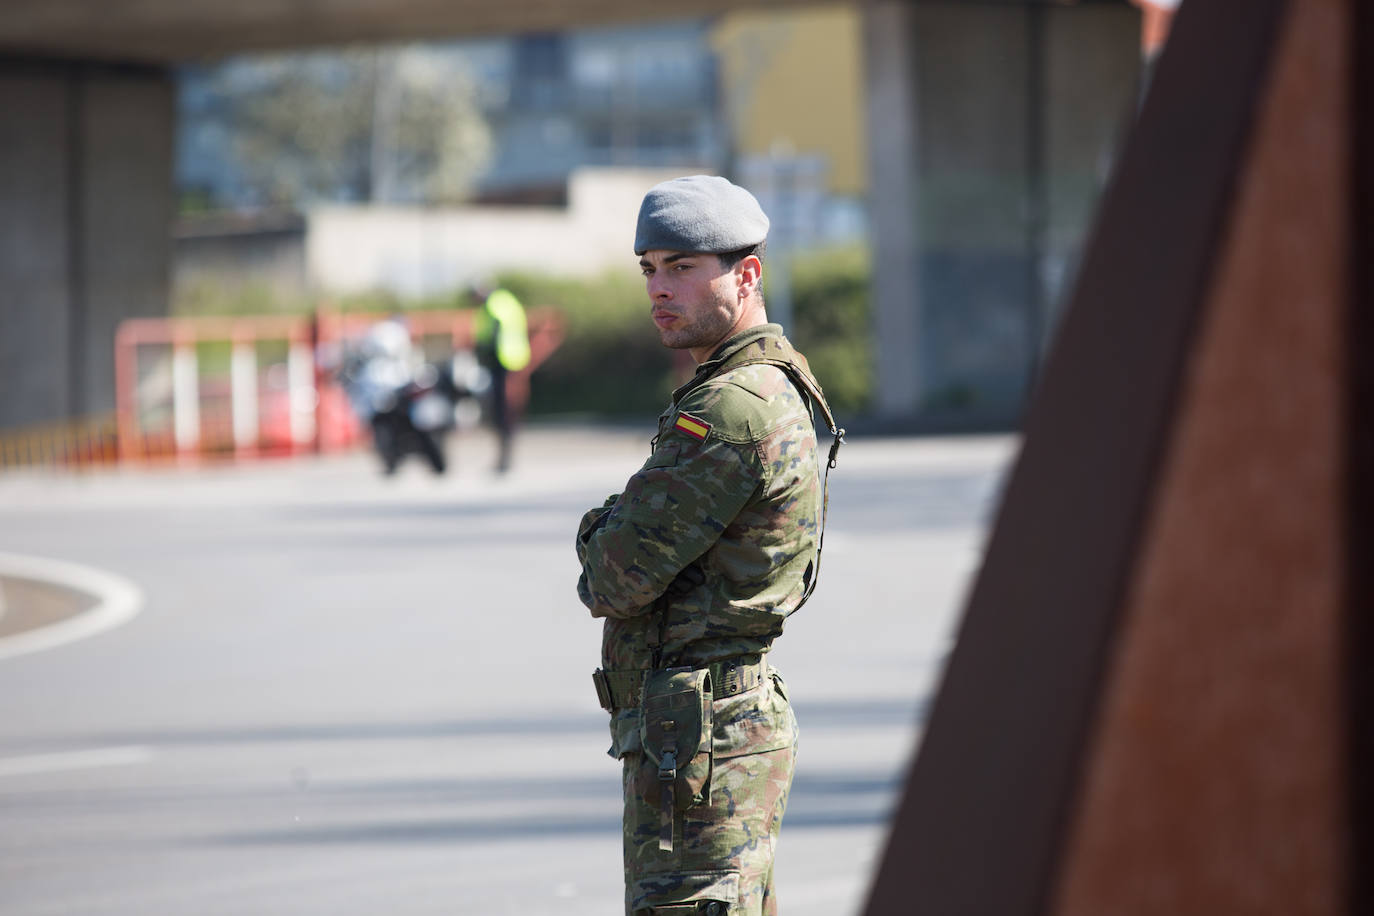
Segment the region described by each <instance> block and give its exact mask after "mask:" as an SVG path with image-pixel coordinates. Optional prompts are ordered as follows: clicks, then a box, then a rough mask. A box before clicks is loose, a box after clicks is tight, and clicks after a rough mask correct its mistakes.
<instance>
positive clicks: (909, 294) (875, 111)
mask: <svg viewBox="0 0 1374 916" xmlns="http://www.w3.org/2000/svg"><path fill="white" fill-rule="evenodd" d="M913 14H914V9H913V7H912V5H910V4H907V3H894V2H883V3H874V4H871V5H868V6H865V7H864V8H863V16H864V23H863V42H864V63H865V67H866V73H865V78H866V80H867V83H868V125H869V126H868V131H869V140H868V150H869V153H868V155H869V175H870V176H871V177H870V191H869V194H870V200H869V225H870V227H871V234H872V239H873V285H872V295H873V313H872V321H873V332H874V337H873V353H874V360H875V367H874V368H875V372H874V375H875V377H876V378H877V381H878V384H877V387H876V390H875V392H874V394H875V400H874V404H873V408H874V412H875V413H876V414H877V415H878V416H879V417H880V418H882V419H884V420H891V419H901V418H907V417H911V416H913V415H914V414H915V413H916V412H917V409H918V408H919V406H920V402H921V396H922V385H921V378H920V374H919V368H920V363H919V360H918V359H917V357H916V351H917V349H918V347H919V345H920V340H921V322H920V309H919V301H918V298H917V282H918V279H919V278H918V274H917V269H916V252H917V238H916V176H917V162H916V124H917V118H916V78H915V66H914V62H913V60H912V57H913V54H914V46H915V36H914V34H913V30H912V18H913Z"/></svg>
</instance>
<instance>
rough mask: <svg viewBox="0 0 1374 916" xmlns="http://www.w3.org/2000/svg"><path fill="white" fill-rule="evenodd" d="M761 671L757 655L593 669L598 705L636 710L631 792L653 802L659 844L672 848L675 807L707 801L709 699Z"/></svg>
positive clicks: (743, 686) (748, 684)
mask: <svg viewBox="0 0 1374 916" xmlns="http://www.w3.org/2000/svg"><path fill="white" fill-rule="evenodd" d="M767 676H768V662H767V661H766V660H765V656H764V655H763V654H758V655H742V656H737V657H735V658H726V659H721V660H720V661H714V662H711V663H710V664H707V665H703V666H701V667H699V668H693V667H690V666H688V667H680V668H661V669H645V670H639V671H635V670H631V671H603V670H601V669H599V668H598V669H597V670H596V671H595V672H593V674H592V680H593V681H595V682H596V695H597V699H599V700H600V701H601V706H602V708H603V709H606V710H608V711H610V712H615V711H616V710H618V709H635V708H637V709H638V710H639V740H640V747H641V749H642V751H643V756H642V758H641V759H640V765H639V768H638V770H637V771H636V772H635V774H634V777H633V781H634V791H635V792H636V793H637V794H638V795H639V796H640V797H641V798H643V799H644V800H645V801H646V802H647V803H649V804H650V805H654V806H656V807H658V808H659V811H660V822H659V823H660V826H659V834H658V848H659V849H660V850H661V851H663V852H672V851H673V832H674V825H675V823H676V821H677V818H676V817H675V815H676V813H678V812H682V811H686V810H687V809H688V808H691V807H693V806H694V805H709V804H710V803H711V775H712V773H713V771H714V769H715V761H714V754H713V753H712V741H713V729H712V721H711V719H712V708H711V701H712V700H718V699H721V698H722V697H731V696H735V695H736V694H740V693H743V692H744V691H746V690H749V689H751V688H753V687H757V686H758V685H759V684H761V683H762V682H763V679H764V678H765V677H767Z"/></svg>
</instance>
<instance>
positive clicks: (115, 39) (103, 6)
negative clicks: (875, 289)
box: [0, 0, 796, 63]
mask: <svg viewBox="0 0 1374 916" xmlns="http://www.w3.org/2000/svg"><path fill="white" fill-rule="evenodd" d="M787 5H792V6H795V5H796V3H795V2H792V3H788V2H786V0H678V2H675V3H673V4H672V5H671V6H670V7H666V8H665V7H661V6H654V5H650V4H645V3H638V2H630V0H521V2H517V3H492V2H490V0H242V2H227V3H226V2H224V0H9V2H7V3H6V4H5V13H4V16H0V53H5V52H9V53H16V52H18V53H27V54H41V55H49V56H62V57H76V58H81V59H87V60H119V61H142V62H147V63H170V62H177V61H186V60H194V59H197V58H206V57H216V56H223V55H227V54H237V53H243V52H245V51H253V50H268V49H273V48H301V47H312V46H313V47H319V46H326V45H338V44H348V43H352V42H392V41H429V40H434V39H441V38H457V37H472V36H477V35H493V34H506V33H512V32H535V31H549V30H558V29H570V28H575V27H585V26H587V25H596V24H611V23H617V22H632V21H645V20H653V19H658V20H662V19H665V18H673V19H689V18H696V17H701V16H709V15H713V14H716V13H724V12H727V11H730V10H738V9H747V8H768V7H783V6H787Z"/></svg>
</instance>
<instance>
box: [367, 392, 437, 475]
mask: <svg viewBox="0 0 1374 916" xmlns="http://www.w3.org/2000/svg"><path fill="white" fill-rule="evenodd" d="M454 403H455V399H454V398H453V397H452V396H451V394H450V392H449V391H447V390H445V389H444V387H443V386H440V385H439V373H438V372H437V371H436V370H435V367H433V366H430V365H426V366H424V367H422V368H421V370H420V371H419V372H418V373H416V377H415V378H414V379H413V380H411V381H409V382H406V383H405V384H403V385H401V386H400V387H398V388H395V389H393V390H392V391H390V392H386V393H382V395H381V397H379V398H377V399H375V400H374V401H373V411H372V417H371V423H372V443H373V446H374V447H375V448H376V449H377V454H378V456H379V457H380V458H381V459H382V470H383V471H384V472H385V473H387V474H388V475H390V474H394V473H396V469H397V467H399V466H400V464H401V461H402V460H403V459H404V458H405V457H406V456H407V455H410V454H417V455H421V456H423V457H424V459H425V460H426V461H427V462H429V466H430V469H431V470H432V471H434V473H435V474H442V473H444V471H445V470H447V468H448V462H447V460H446V459H445V456H444V437H445V435H446V434H447V433H448V432H449V430H451V429H452V428H453V426H454V416H453V407H454Z"/></svg>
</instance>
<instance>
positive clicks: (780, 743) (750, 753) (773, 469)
mask: <svg viewBox="0 0 1374 916" xmlns="http://www.w3.org/2000/svg"><path fill="white" fill-rule="evenodd" d="M751 360H771V362H750V361H751ZM778 362H783V363H790V364H791V365H793V366H795V367H797V369H799V370H800V372H801V373H804V377H805V380H806V381H808V382H810V383H811V385H810V386H808V387H811V388H812V397H813V398H814V399H815V400H817V401H819V405H823V404H824V399H823V396H821V395H820V393H819V387H818V386H815V385H814V380H813V379H811V377H810V373H809V370H808V369H807V368H806V362H805V360H804V359H803V358H802V357H801V356H800V355H799V354H796V353H795V351H793V350H792V349H791V346H790V345H789V344H788V343H787V342H786V340H785V338H783V337H782V329H781V328H780V327H778V326H777V325H761V326H758V327H755V328H751V329H749V330H746V331H744V332H742V333H740V334H737V335H736V336H734V337H732V338H731V339H729V340H728V341H726V342H725V343H724V344H722V345H721V347H720V348H719V349H718V350H717V351H716V353H715V354H714V356H713V357H712V359H710V360H708V361H707V362H705V363H703V364H702V365H701V366H700V367H699V368H698V371H697V374H696V376H695V377H694V378H693V379H692V381H690V382H688V383H687V384H686V385H684V386H682V387H681V388H679V389H678V390H677V391H675V392H673V399H672V403H671V405H670V406H669V407H668V409H667V410H666V411H665V412H664V413H663V415H662V416H661V417H660V418H659V430H658V436H657V437H655V439H654V445H653V452H652V454H651V455H650V457H649V460H648V461H646V462H645V463H644V466H643V467H642V468H641V469H640V470H639V472H638V473H636V474H635V475H634V476H633V477H631V478H630V481H629V483H628V484H627V485H626V487H625V490H624V492H622V493H620V494H618V495H616V496H612V497H611V498H609V499H608V500H606V502H605V504H604V505H603V506H600V507H598V508H595V509H592V510H590V511H588V512H587V513H586V515H585V516H584V517H583V519H582V524H581V526H580V527H579V530H578V537H577V554H578V559H579V560H580V561H581V564H582V576H581V578H580V579H579V580H578V595H579V597H580V598H581V599H582V602H583V603H584V604H586V605H587V607H589V608H590V609H591V611H592V615H593V616H595V617H603V618H605V625H604V633H603V638H602V653H601V654H602V665H603V667H604V669H605V676H606V677H607V678H609V679H610V680H611V681H614V682H616V683H618V684H619V685H620V686H621V687H623V688H624V692H622V693H620V694H619V695H618V696H614V697H609V698H608V696H607V695H606V694H604V693H603V697H602V699H603V705H604V706H606V707H607V708H608V709H610V710H611V738H612V743H611V748H610V754H611V756H613V757H617V758H621V759H622V760H623V769H624V774H623V775H624V788H625V823H624V826H625V887H626V890H625V908H626V912H627V913H628V914H634V916H641V914H646V913H655V914H662V913H717V914H721V916H724V914H727V913H728V914H731V916H735V914H751V916H752V914H764V913H775V912H776V911H777V903H776V898H775V896H774V893H773V883H772V866H773V848H774V844H775V843H776V842H777V837H778V829H779V827H780V825H781V822H782V816H783V811H784V809H785V808H786V805H787V794H788V790H789V788H790V786H791V782H792V767H793V760H794V756H795V752H796V741H797V723H796V719H795V717H794V716H793V714H792V709H791V707H790V705H789V704H788V700H787V692H786V687H785V686H784V684H783V682H782V679H781V677H779V676H778V674H777V672H776V671H775V670H774V669H772V668H771V667H769V666H768V665H767V663H766V661H765V659H764V653H765V652H767V650H768V649H769V647H770V646H771V645H772V643H773V640H774V639H775V638H776V637H777V636H778V635H779V634H780V633H781V632H782V629H783V623H784V621H785V619H786V618H787V616H788V615H789V614H790V613H792V611H794V610H795V609H796V608H797V607H798V606H799V604H800V603H801V602H802V601H803V600H804V597H805V596H806V595H807V594H808V593H809V592H808V586H810V585H812V584H813V581H814V577H815V574H816V571H817V568H816V562H817V547H818V540H819V536H820V523H821V515H822V499H823V496H822V485H821V478H820V473H819V472H820V469H819V463H818V459H817V453H816V432H815V427H814V424H813V420H812V414H811V411H812V407H813V404H812V398H808V397H807V396H805V395H803V393H802V392H801V390H799V388H798V387H797V385H796V384H794V382H793V381H792V379H790V378H789V375H788V373H787V372H785V371H784V370H783V369H782V368H780V367H779V365H777V363H778ZM822 409H823V410H824V411H825V413H826V416H827V419H829V411H828V408H825V407H823V406H822ZM680 667H685V668H693V669H702V668H706V669H708V670H709V671H710V677H711V682H712V684H713V685H714V693H713V696H714V698H713V699H711V700H710V701H709V704H708V705H709V707H710V708H709V709H708V710H705V711H704V712H705V714H706V715H707V716H708V718H709V721H710V724H709V729H708V731H707V733H708V734H709V739H707V741H706V742H704V746H705V747H707V748H709V751H710V754H709V758H710V761H709V779H708V781H707V785H706V786H705V787H704V788H703V789H702V793H701V795H699V796H698V798H699V800H700V803H698V804H695V805H692V806H691V807H687V808H686V810H679V811H678V813H677V816H676V817H675V818H673V817H672V816H671V814H664V813H663V810H662V807H661V804H659V803H656V802H654V801H652V800H651V797H652V796H653V795H654V791H655V790H654V786H653V784H654V783H655V782H656V781H657V779H658V774H659V770H658V765H657V764H655V763H654V762H653V761H652V760H649V759H648V757H649V755H647V754H646V753H645V752H644V746H643V740H642V735H641V725H642V713H641V708H640V702H639V692H638V689H637V688H638V685H639V682H640V681H641V680H642V678H643V672H644V671H645V670H648V669H659V670H662V669H664V668H675V669H676V668H680ZM601 675H602V672H598V676H601ZM727 685H728V686H727ZM598 688H599V689H600V690H605V689H609V688H603V687H602V685H601V684H600V683H599V684H598ZM703 702H705V701H703ZM670 724H671V723H670ZM670 821H671V822H670ZM661 834H667V836H666V839H665V840H664V842H660V838H661ZM669 844H671V847H672V848H671V851H666V846H667V845H669Z"/></svg>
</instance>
